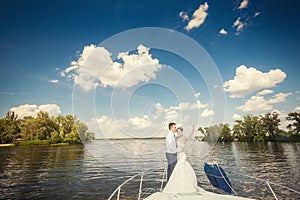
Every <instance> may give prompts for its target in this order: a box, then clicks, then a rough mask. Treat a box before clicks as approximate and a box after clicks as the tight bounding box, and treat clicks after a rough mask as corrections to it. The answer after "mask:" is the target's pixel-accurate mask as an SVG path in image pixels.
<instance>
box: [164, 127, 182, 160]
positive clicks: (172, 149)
mask: <svg viewBox="0 0 300 200" xmlns="http://www.w3.org/2000/svg"><path fill="white" fill-rule="evenodd" d="M166 147H167V150H166V152H167V153H174V154H175V153H177V152H179V148H177V147H176V138H175V137H174V133H173V132H172V131H169V133H168V134H167V136H166Z"/></svg>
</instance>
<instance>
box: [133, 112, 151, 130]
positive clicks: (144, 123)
mask: <svg viewBox="0 0 300 200" xmlns="http://www.w3.org/2000/svg"><path fill="white" fill-rule="evenodd" d="M129 122H130V124H132V125H133V127H137V128H147V127H149V126H150V125H151V121H150V118H149V117H148V116H147V115H144V116H143V117H134V118H131V119H129Z"/></svg>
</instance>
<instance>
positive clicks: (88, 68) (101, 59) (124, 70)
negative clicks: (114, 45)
mask: <svg viewBox="0 0 300 200" xmlns="http://www.w3.org/2000/svg"><path fill="white" fill-rule="evenodd" d="M149 50H150V49H149V48H147V47H145V46H143V45H139V46H138V47H137V53H134V54H129V52H120V53H119V55H118V57H117V58H118V59H119V60H121V61H122V62H117V61H116V62H113V61H112V58H111V53H110V52H109V51H108V50H107V49H105V48H104V47H97V46H95V45H93V44H92V45H90V46H85V47H84V49H83V51H82V54H81V55H80V57H79V59H78V60H77V61H73V62H72V63H71V66H70V67H68V68H66V69H65V70H64V71H62V73H61V75H62V76H66V74H69V73H71V72H73V73H72V74H69V76H68V78H73V79H74V83H75V84H77V85H79V86H81V87H82V88H83V89H84V90H85V91H89V90H93V89H95V88H96V87H97V86H98V85H99V84H100V85H101V86H103V87H107V86H110V87H121V88H126V87H131V86H134V85H136V84H138V83H140V82H148V81H149V80H151V79H155V77H156V72H157V71H159V70H161V68H162V65H161V64H159V60H158V59H155V58H152V55H151V54H150V53H149Z"/></svg>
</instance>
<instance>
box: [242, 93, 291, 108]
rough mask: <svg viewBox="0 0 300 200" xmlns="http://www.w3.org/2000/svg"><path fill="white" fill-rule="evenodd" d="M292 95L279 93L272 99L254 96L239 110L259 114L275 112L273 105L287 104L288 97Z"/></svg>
mask: <svg viewBox="0 0 300 200" xmlns="http://www.w3.org/2000/svg"><path fill="white" fill-rule="evenodd" d="M291 94H292V93H278V94H276V95H274V96H273V97H272V98H270V99H265V98H264V97H263V96H252V97H251V98H250V99H249V100H247V101H246V102H245V104H244V105H242V106H240V107H238V108H237V109H238V110H242V111H243V112H251V111H254V112H259V111H267V110H273V105H272V104H277V103H282V102H285V100H286V97H288V96H289V95H291Z"/></svg>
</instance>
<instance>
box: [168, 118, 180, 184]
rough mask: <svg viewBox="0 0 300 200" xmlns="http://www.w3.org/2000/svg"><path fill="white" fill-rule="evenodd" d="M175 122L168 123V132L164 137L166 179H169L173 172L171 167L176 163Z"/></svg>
mask: <svg viewBox="0 0 300 200" xmlns="http://www.w3.org/2000/svg"><path fill="white" fill-rule="evenodd" d="M175 133H176V123H174V122H171V123H169V133H168V134H167V137H166V147H167V150H166V156H167V161H168V172H167V181H169V178H170V176H171V174H172V172H173V169H174V167H175V165H176V163H177V152H178V148H177V145H176V138H175Z"/></svg>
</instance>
